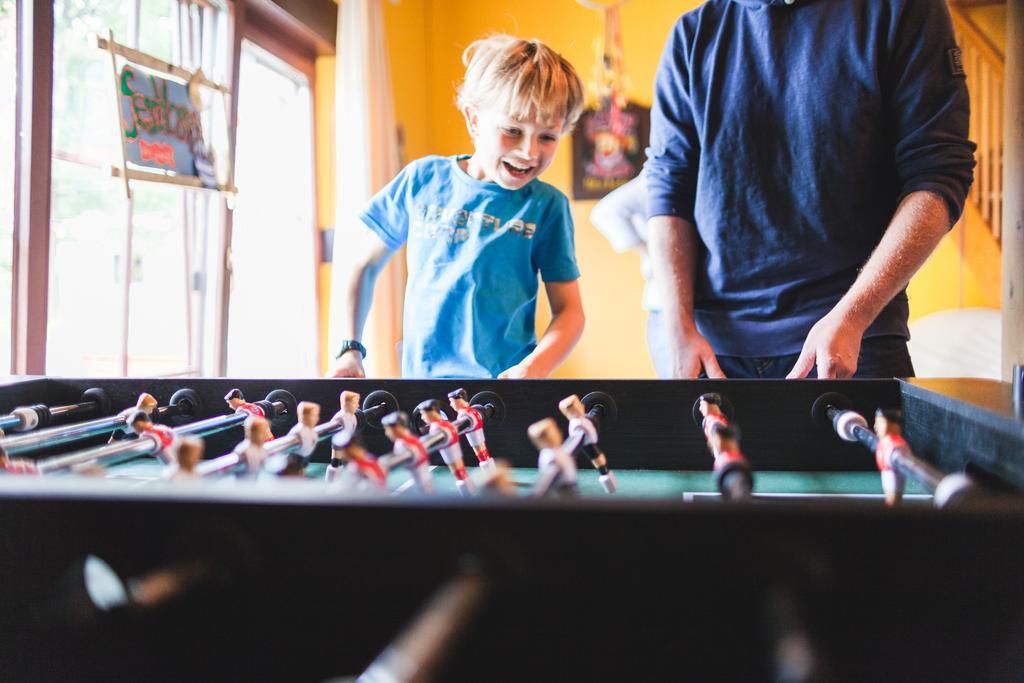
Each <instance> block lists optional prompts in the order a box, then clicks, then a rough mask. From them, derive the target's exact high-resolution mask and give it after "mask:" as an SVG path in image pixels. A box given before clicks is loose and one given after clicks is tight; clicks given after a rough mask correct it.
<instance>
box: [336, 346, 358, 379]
mask: <svg viewBox="0 0 1024 683" xmlns="http://www.w3.org/2000/svg"><path fill="white" fill-rule="evenodd" d="M327 377H356V378H362V377H366V371H365V370H364V369H363V357H362V356H361V355H360V354H359V351H358V350H357V349H349V350H348V351H346V352H345V353H343V354H341V358H339V359H338V361H337V363H335V365H334V369H332V370H328V371H327Z"/></svg>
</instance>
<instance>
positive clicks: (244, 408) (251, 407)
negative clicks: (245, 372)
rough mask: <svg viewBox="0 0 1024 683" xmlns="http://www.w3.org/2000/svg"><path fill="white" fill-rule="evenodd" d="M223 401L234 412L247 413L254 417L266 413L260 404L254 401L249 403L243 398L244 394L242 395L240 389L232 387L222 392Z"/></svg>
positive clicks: (262, 415)
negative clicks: (224, 392)
mask: <svg viewBox="0 0 1024 683" xmlns="http://www.w3.org/2000/svg"><path fill="white" fill-rule="evenodd" d="M224 402H225V403H227V404H228V407H229V408H231V410H233V411H235V412H236V413H247V414H249V415H252V416H254V417H266V416H267V415H266V413H265V412H264V411H263V407H262V406H258V405H256V404H255V403H249V402H248V401H246V400H245V396H242V390H241V389H232V390H231V391H229V392H228V393H226V394H224Z"/></svg>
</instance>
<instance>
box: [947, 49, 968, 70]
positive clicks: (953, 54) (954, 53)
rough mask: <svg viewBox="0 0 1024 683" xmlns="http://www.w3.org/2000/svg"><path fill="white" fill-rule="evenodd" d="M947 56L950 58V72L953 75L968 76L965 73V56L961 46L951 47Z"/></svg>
mask: <svg viewBox="0 0 1024 683" xmlns="http://www.w3.org/2000/svg"><path fill="white" fill-rule="evenodd" d="M946 58H947V59H948V60H949V73H950V75H952V76H961V77H962V76H966V75H967V74H966V73H964V56H963V53H962V52H960V48H958V47H951V48H949V49H948V50H946Z"/></svg>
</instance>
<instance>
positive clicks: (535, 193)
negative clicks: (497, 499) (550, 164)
mask: <svg viewBox="0 0 1024 683" xmlns="http://www.w3.org/2000/svg"><path fill="white" fill-rule="evenodd" d="M464 158H466V157H464V156H463V157H440V156H429V157H425V158H423V159H420V160H418V161H414V162H413V163H411V164H409V165H408V166H406V167H405V168H404V169H403V170H402V171H401V172H400V173H399V174H398V175H397V176H396V177H395V179H394V180H392V181H391V182H390V183H389V184H388V185H387V186H386V187H385V188H384V189H382V190H381V191H380V192H378V193H377V195H376V196H374V198H373V199H372V200H370V204H369V206H368V207H367V208H366V210H365V211H364V212H363V213H362V215H361V216H360V218H361V219H362V221H363V222H364V223H365V224H366V225H367V227H369V228H370V229H371V230H372V231H373V232H374V233H376V234H377V235H378V236H379V237H380V238H381V240H383V241H384V243H385V244H386V245H387V246H388V248H389V249H391V250H395V249H398V248H399V247H401V246H402V244H403V243H406V242H407V243H408V249H407V250H406V262H407V265H408V271H409V274H408V281H407V283H406V287H405V314H404V322H403V327H404V329H403V340H402V376H403V377H495V376H497V375H498V373H500V372H502V371H503V370H506V369H507V368H509V367H511V366H513V365H515V364H516V363H518V362H519V361H521V360H522V359H523V358H525V357H526V356H527V354H529V353H530V352H531V351H532V350H533V349H534V348H535V347H536V345H537V335H536V322H535V313H536V309H537V289H538V282H537V274H538V273H540V276H541V278H543V280H544V281H545V282H566V281H569V280H575V279H576V278H578V277H579V269H578V268H577V266H576V255H575V247H574V241H573V222H572V215H571V214H570V213H569V202H568V200H567V199H566V197H565V195H563V194H562V193H561V192H559V191H558V190H557V189H555V188H554V187H552V186H551V185H548V184H547V183H544V182H541V181H539V180H533V181H531V182H530V183H528V184H527V185H526V186H525V187H523V188H520V189H518V190H507V189H505V188H503V187H501V186H499V185H497V184H495V183H490V182H486V181H482V180H476V179H475V178H472V177H471V176H469V175H468V174H467V173H466V172H465V171H463V170H462V168H460V167H459V159H464Z"/></svg>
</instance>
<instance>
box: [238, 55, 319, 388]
mask: <svg viewBox="0 0 1024 683" xmlns="http://www.w3.org/2000/svg"><path fill="white" fill-rule="evenodd" d="M312 106H313V103H312V93H311V92H310V86H309V78H308V76H306V75H305V74H303V73H302V72H300V71H298V70H296V69H294V68H292V67H291V66H289V65H288V64H287V63H285V62H284V61H282V60H281V59H279V58H277V57H275V56H274V55H272V54H270V53H269V52H267V51H266V50H264V49H262V48H260V47H258V46H257V45H255V44H254V43H251V42H249V41H244V42H243V43H242V60H241V72H240V76H239V116H238V119H239V123H238V153H237V157H236V159H237V161H236V164H237V173H236V178H237V181H236V182H237V183H238V187H239V188H240V193H239V197H238V204H237V206H236V208H235V217H234V227H233V230H232V236H231V248H232V262H233V264H234V266H233V270H232V286H231V303H230V309H229V310H230V319H229V324H228V368H227V372H228V374H229V375H231V376H233V377H288V376H292V377H294V376H303V375H306V376H309V375H313V374H315V373H316V372H317V371H318V367H319V363H318V358H317V346H318V345H317V339H318V336H319V335H318V334H317V309H316V301H317V298H316V272H317V251H316V223H315V217H314V189H313V129H312V126H313V109H312ZM285 122H286V123H285Z"/></svg>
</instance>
